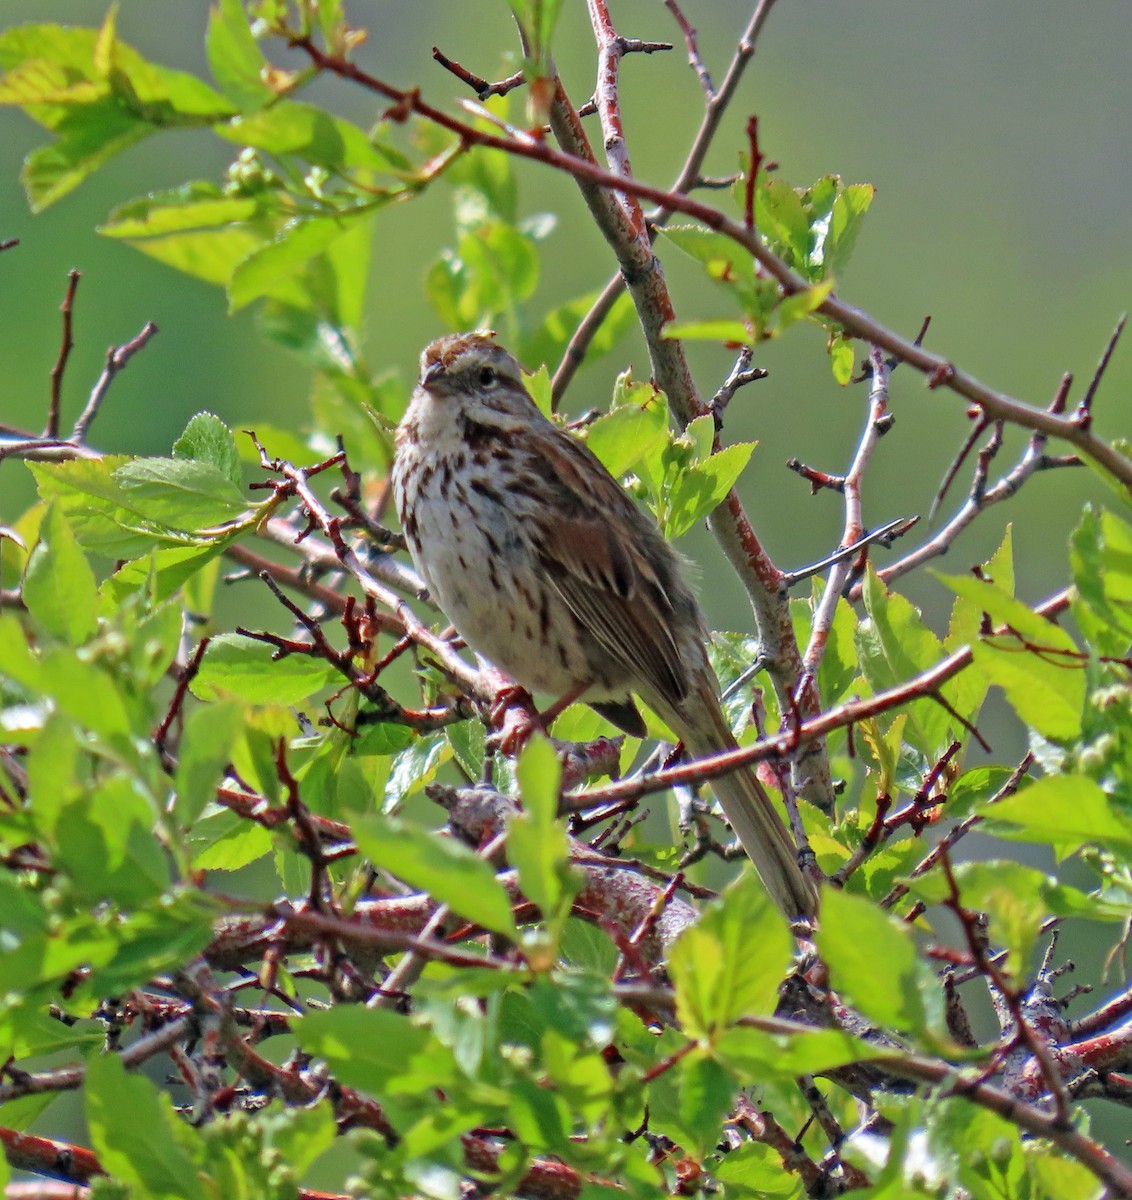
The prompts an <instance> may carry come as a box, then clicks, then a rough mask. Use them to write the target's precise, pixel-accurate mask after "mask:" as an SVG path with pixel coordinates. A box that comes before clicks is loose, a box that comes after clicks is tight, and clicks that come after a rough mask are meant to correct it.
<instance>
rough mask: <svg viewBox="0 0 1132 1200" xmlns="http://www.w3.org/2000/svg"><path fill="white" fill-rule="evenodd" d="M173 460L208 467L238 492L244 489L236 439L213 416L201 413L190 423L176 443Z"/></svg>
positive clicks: (174, 444)
mask: <svg viewBox="0 0 1132 1200" xmlns="http://www.w3.org/2000/svg"><path fill="white" fill-rule="evenodd" d="M173 457H174V458H191V459H194V460H196V461H197V462H203V463H208V464H209V465H210V466H213V467H215V468H216V469H217V470H218V471H219V472H220V473H221V474H222V475H224V476H225V477H226V478H227V479H229V480H230V481H231V483H232V484H234V485H235V486H236V487H237V488H238V487H239V486H240V482H241V480H240V452H239V450H238V449H237V448H236V439H235V438H234V437H233V436H232V431H231V430H230V429H229V428H228V426H227V425H225V424H224V422H223V421H222V420H221V419H220V418H219V417H216V416H213V414H212V413H210V412H199V413H197V414H196V416H195V417H192V418H191V419H190V420H189V423H188V424H187V425H186V426H185V431H184V433H182V434H181V436H180V437H179V438H178V439H177V440H176V441H175V442H174V443H173Z"/></svg>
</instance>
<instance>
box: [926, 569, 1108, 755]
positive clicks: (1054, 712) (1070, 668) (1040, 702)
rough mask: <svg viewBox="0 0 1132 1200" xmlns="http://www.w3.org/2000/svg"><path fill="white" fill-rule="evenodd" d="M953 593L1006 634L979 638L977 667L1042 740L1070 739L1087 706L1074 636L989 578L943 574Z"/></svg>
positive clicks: (976, 654) (943, 578)
mask: <svg viewBox="0 0 1132 1200" xmlns="http://www.w3.org/2000/svg"><path fill="white" fill-rule="evenodd" d="M939 579H940V580H941V581H942V582H943V583H944V584H946V585H947V586H948V587H949V588H951V589H952V591H954V592H956V593H958V594H959V595H960V596H963V597H965V598H966V599H968V600H970V601H972V602H974V604H975V605H977V607H978V608H979V609H980V610H981V611H982V612H985V613H987V614H988V616H989V617H990V619H991V621H993V622H994V624H996V625H1000V624H1001V625H1006V626H1008V627H1009V629H1010V630H1011V632H1010V633H1008V634H1002V635H1000V636H988V637H983V638H980V639H979V640H978V641H977V642H975V643H974V644H973V645H972V647H971V649H972V653H973V655H974V660H975V666H976V668H977V669H978V670H979V671H980V672H981V673H982V674H983V675H984V676H985V677H986V678H987V679H988V680H990V682H991V683H996V684H998V685H999V687H1001V688H1002V690H1003V691H1004V692H1005V693H1006V699H1007V701H1008V702H1009V703H1010V705H1011V707H1012V708H1013V709H1014V711H1015V712H1016V713H1017V714H1018V716H1019V717H1020V718H1021V719H1022V721H1024V722H1025V723H1026V724H1027V725H1028V726H1029V727H1031V728H1033V729H1035V730H1037V731H1038V733H1040V734H1042V735H1043V736H1044V737H1048V738H1053V739H1055V740H1068V739H1071V738H1073V737H1074V736H1076V735H1077V734H1078V733H1079V732H1080V730H1081V717H1082V711H1083V708H1084V704H1085V690H1086V679H1085V671H1084V669H1083V666H1084V664H1083V663H1082V661H1081V655H1080V653H1079V652H1078V650H1077V646H1076V643H1075V642H1074V641H1073V639H1072V637H1070V635H1069V634H1068V633H1066V632H1065V630H1064V629H1061V628H1060V627H1059V626H1057V625H1054V624H1053V623H1052V622H1050V621H1047V620H1046V619H1045V618H1044V617H1041V616H1039V615H1038V614H1037V613H1035V612H1034V611H1033V610H1032V609H1030V608H1029V607H1027V606H1026V605H1025V604H1023V603H1022V601H1021V600H1016V599H1015V598H1014V597H1013V596H1010V595H1008V594H1007V593H1006V592H1005V591H1003V590H1002V589H1000V588H998V587H995V585H994V584H992V583H988V582H987V581H986V580H982V579H975V578H974V577H973V576H967V575H950V576H949V575H940V576H939Z"/></svg>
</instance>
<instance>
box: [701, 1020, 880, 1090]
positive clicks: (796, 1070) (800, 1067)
mask: <svg viewBox="0 0 1132 1200" xmlns="http://www.w3.org/2000/svg"><path fill="white" fill-rule="evenodd" d="M714 1051H715V1054H716V1057H718V1058H719V1059H720V1061H722V1062H724V1063H726V1064H727V1066H728V1067H729V1068H730V1069H731V1070H732V1071H735V1072H736V1073H737V1074H738V1075H739V1076H740V1078H742V1079H747V1080H751V1081H752V1082H753V1081H760V1082H763V1081H765V1080H766V1079H767V1078H768V1077H772V1078H773V1077H777V1078H780V1079H790V1080H792V1079H795V1078H797V1077H798V1076H799V1075H815V1074H818V1073H819V1072H825V1071H832V1070H834V1069H835V1068H837V1067H844V1066H849V1065H851V1064H852V1063H855V1062H862V1061H866V1060H868V1059H870V1058H876V1057H878V1055H880V1054H881V1053H883V1047H881V1046H878V1045H875V1044H870V1043H869V1042H866V1041H862V1040H860V1039H859V1038H855V1037H853V1036H852V1035H851V1034H848V1033H845V1032H843V1031H842V1030H840V1029H812V1030H806V1031H804V1032H798V1033H792V1034H789V1035H782V1034H772V1033H765V1032H764V1031H763V1030H761V1029H752V1028H750V1027H749V1026H745V1025H739V1026H735V1027H734V1028H731V1029H728V1030H726V1031H725V1032H724V1033H723V1034H722V1035H721V1036H720V1037H719V1038H717V1039H716V1042H715V1046H714Z"/></svg>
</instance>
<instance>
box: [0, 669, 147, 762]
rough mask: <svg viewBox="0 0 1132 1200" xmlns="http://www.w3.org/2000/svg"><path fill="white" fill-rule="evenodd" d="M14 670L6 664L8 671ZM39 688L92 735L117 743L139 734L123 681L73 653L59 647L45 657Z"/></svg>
mask: <svg viewBox="0 0 1132 1200" xmlns="http://www.w3.org/2000/svg"><path fill="white" fill-rule="evenodd" d="M10 669H11V668H10V667H9V664H8V660H5V670H6V671H7V670H10ZM39 685H40V687H41V688H42V689H43V692H44V693H45V694H46V695H48V696H51V697H52V698H53V699H54V700H55V702H56V703H57V704H58V706H59V708H60V710H61V711H62V712H64V713H66V714H67V716H69V717H70V718H71V719H72V720H73V721H75V723H76V724H78V725H80V726H82V727H83V728H84V729H88V730H90V731H91V732H92V733H97V734H99V735H101V736H102V737H105V738H108V739H110V740H111V741H117V740H119V739H126V738H129V737H130V735H131V734H132V733H133V732H135V731H134V729H133V723H132V721H131V717H130V713H129V712H127V709H126V700H127V699H128V695H125V694H123V690H122V689H121V685H120V682H119V680H118V679H117V678H116V677H115V676H113V675H112V674H111V673H110V672H109V671H107V670H104V669H103V668H102V667H101V666H100V665H98V664H97V663H93V662H88V661H86V660H85V659H83V658H80V657H78V656H77V655H75V653H74V652H73V651H72V650H70V649H64V648H63V647H59V648H57V649H55V650H52V651H50V652H49V653H47V654H45V655H44V656H43V659H42V660H41V662H40V677H39ZM137 715H138V716H141V714H137ZM141 719H142V720H144V719H145V718H144V716H142V717H141Z"/></svg>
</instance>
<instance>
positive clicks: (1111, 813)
mask: <svg viewBox="0 0 1132 1200" xmlns="http://www.w3.org/2000/svg"><path fill="white" fill-rule="evenodd" d="M986 817H987V819H988V821H991V822H993V825H994V828H995V830H996V831H997V832H998V833H999V834H1000V835H1001V836H1002V837H1008V838H1012V839H1014V840H1017V841H1027V842H1047V843H1049V844H1051V845H1054V846H1057V847H1059V849H1060V851H1061V852H1062V853H1063V854H1071V853H1072V852H1073V851H1074V850H1078V849H1080V848H1081V847H1082V846H1087V845H1099V846H1121V847H1124V848H1125V849H1126V850H1127V849H1128V848H1132V821H1129V820H1126V819H1125V818H1124V817H1123V816H1121V814H1119V813H1118V812H1117V811H1116V809H1115V808H1114V806H1113V805H1112V803H1111V802H1110V800H1109V798H1108V797H1107V796H1106V795H1105V793H1104V791H1103V790H1102V788H1101V787H1100V785H1099V784H1097V783H1095V782H1094V781H1093V780H1092V779H1089V778H1088V777H1086V776H1084V775H1050V776H1047V777H1046V778H1044V779H1039V780H1037V781H1036V782H1035V783H1032V784H1031V785H1030V786H1029V787H1027V788H1023V789H1022V790H1021V791H1019V792H1016V793H1015V794H1014V795H1013V796H1007V797H1006V798H1005V799H1004V800H1000V801H999V802H998V803H997V804H996V805H994V807H993V808H988V809H987V810H986Z"/></svg>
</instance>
